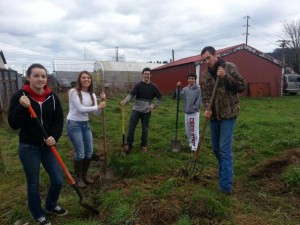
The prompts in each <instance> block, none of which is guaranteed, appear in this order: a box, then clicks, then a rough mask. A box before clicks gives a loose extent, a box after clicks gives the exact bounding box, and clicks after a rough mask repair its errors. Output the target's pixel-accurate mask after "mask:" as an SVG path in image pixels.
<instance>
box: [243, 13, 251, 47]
mask: <svg viewBox="0 0 300 225" xmlns="http://www.w3.org/2000/svg"><path fill="white" fill-rule="evenodd" d="M243 18H246V19H247V24H246V25H244V26H243V27H246V33H244V34H246V45H248V35H250V34H249V32H248V28H249V27H250V25H249V19H250V18H251V17H250V16H248V15H247V16H245V17H243ZM244 34H243V35H244Z"/></svg>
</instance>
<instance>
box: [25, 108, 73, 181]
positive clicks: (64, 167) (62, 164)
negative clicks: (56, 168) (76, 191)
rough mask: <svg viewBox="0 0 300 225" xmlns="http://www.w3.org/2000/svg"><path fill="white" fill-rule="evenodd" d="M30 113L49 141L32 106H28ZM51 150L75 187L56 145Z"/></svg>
mask: <svg viewBox="0 0 300 225" xmlns="http://www.w3.org/2000/svg"><path fill="white" fill-rule="evenodd" d="M28 111H29V113H30V115H31V117H32V118H33V119H35V121H36V122H37V124H38V125H39V127H40V129H41V131H42V133H43V136H44V138H45V139H47V138H48V137H49V136H48V134H47V132H46V131H45V129H44V127H43V125H42V123H41V121H40V120H39V119H38V118H37V115H36V113H35V112H34V110H33V108H32V106H31V105H29V106H28ZM50 149H51V151H52V153H53V154H54V156H55V158H56V160H57V161H58V163H59V165H60V167H61V168H62V170H63V171H64V174H65V175H66V177H67V179H68V181H69V183H70V185H72V186H74V185H75V181H74V179H73V177H72V176H71V174H70V172H69V171H68V169H67V167H66V165H65V164H64V162H63V160H62V159H61V157H60V155H59V154H58V152H57V150H56V148H55V146H54V145H52V146H50Z"/></svg>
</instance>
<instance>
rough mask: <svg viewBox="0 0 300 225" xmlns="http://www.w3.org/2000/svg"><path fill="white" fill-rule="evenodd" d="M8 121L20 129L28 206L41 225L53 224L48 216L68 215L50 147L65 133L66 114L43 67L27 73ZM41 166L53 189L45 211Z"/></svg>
mask: <svg viewBox="0 0 300 225" xmlns="http://www.w3.org/2000/svg"><path fill="white" fill-rule="evenodd" d="M29 105H31V106H32V108H33V109H34V111H35V113H36V114H37V117H38V119H39V120H40V121H41V123H42V124H43V127H44V129H45V131H46V132H47V134H48V135H49V137H48V138H47V139H46V140H45V139H44V137H43V133H42V132H41V130H40V127H39V125H38V124H37V123H36V121H35V120H34V119H33V118H31V115H30V114H29V112H28V109H27V108H28V106H29ZM8 122H9V125H10V127H11V128H12V129H14V130H19V158H20V161H21V163H22V165H23V169H24V172H25V175H26V181H27V197H28V206H29V210H30V212H31V214H32V216H33V218H34V219H35V220H36V221H37V223H38V224H41V225H50V224H51V223H50V222H49V221H48V220H47V219H46V213H52V214H56V215H59V216H62V215H66V214H67V213H68V211H67V210H65V209H63V208H61V207H60V206H58V204H57V201H58V198H59V194H60V191H61V188H62V185H63V180H64V175H63V171H62V169H61V167H60V165H59V164H58V162H57V160H56V158H55V156H54V155H53V153H52V152H51V149H50V148H49V146H52V145H55V144H56V143H57V141H58V139H59V138H60V136H61V134H62V130H63V111H62V107H61V104H60V101H59V98H58V96H57V95H56V94H55V93H53V92H52V91H51V89H50V88H49V87H48V86H47V71H46V69H45V67H44V66H42V65H40V64H32V65H31V66H30V67H29V68H28V70H27V72H26V82H25V83H24V85H23V87H22V89H21V90H19V91H18V92H16V93H15V94H14V95H13V96H12V98H11V101H10V107H9V115H8ZM40 164H42V165H43V167H44V168H45V170H46V172H47V173H48V175H49V177H50V187H49V190H48V194H47V197H46V200H45V209H43V208H42V203H41V197H40V192H39V183H40Z"/></svg>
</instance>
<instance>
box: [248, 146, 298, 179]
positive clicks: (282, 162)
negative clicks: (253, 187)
mask: <svg viewBox="0 0 300 225" xmlns="http://www.w3.org/2000/svg"><path fill="white" fill-rule="evenodd" d="M299 163H300V149H292V150H289V151H288V152H287V153H286V154H285V155H283V156H280V157H277V158H272V159H270V160H267V161H265V162H263V163H262V164H259V165H258V166H256V167H255V168H254V169H253V170H252V171H251V174H250V175H251V177H253V178H271V177H272V176H274V175H278V174H281V173H282V172H283V171H284V170H285V169H286V168H287V167H288V166H289V165H292V164H299Z"/></svg>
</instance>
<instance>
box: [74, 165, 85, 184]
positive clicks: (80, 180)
mask: <svg viewBox="0 0 300 225" xmlns="http://www.w3.org/2000/svg"><path fill="white" fill-rule="evenodd" d="M82 169H83V160H74V171H75V175H76V185H77V186H78V187H80V188H85V187H86V184H85V183H84V181H83V175H82Z"/></svg>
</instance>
